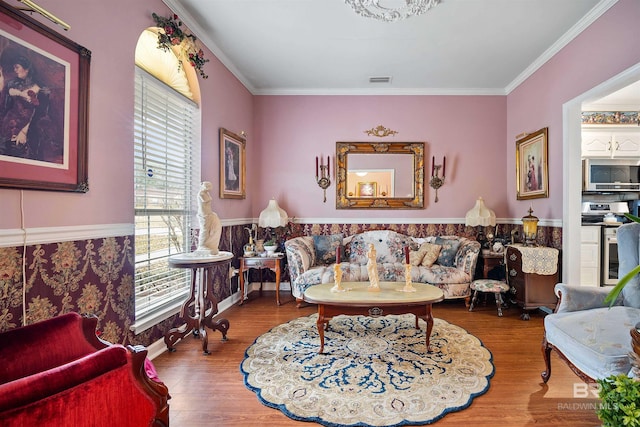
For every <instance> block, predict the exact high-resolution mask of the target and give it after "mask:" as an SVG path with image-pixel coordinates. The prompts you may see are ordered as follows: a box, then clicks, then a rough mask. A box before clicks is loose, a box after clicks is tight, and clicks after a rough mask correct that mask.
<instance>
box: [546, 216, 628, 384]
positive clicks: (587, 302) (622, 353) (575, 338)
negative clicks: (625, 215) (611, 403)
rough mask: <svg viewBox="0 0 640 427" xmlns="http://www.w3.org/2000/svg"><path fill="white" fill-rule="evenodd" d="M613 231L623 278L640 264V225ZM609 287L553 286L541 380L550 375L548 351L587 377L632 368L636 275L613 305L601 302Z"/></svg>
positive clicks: (614, 373)
mask: <svg viewBox="0 0 640 427" xmlns="http://www.w3.org/2000/svg"><path fill="white" fill-rule="evenodd" d="M617 236H618V259H619V262H620V266H619V270H618V273H619V277H622V276H624V275H625V274H626V273H627V272H629V271H631V270H632V269H633V268H634V267H635V266H636V265H638V264H639V256H640V246H639V237H640V224H637V223H631V224H625V225H622V226H620V227H619V228H618V233H617ZM610 289H611V288H591V287H584V286H576V285H568V284H563V283H559V284H557V285H556V287H555V292H556V295H557V296H558V298H559V299H560V301H559V303H558V305H557V307H556V310H555V312H554V313H553V314H550V315H548V316H546V317H545V319H544V330H545V332H544V338H543V340H542V354H543V356H544V361H545V365H546V370H545V371H544V372H542V379H543V381H544V382H547V381H548V380H549V378H550V377H551V361H550V354H551V350H554V351H556V352H557V353H558V355H559V356H560V358H561V359H563V360H564V361H565V362H566V363H567V364H568V365H569V366H570V367H571V369H572V370H573V372H575V373H576V375H578V376H579V377H580V378H581V379H582V380H583V381H585V382H593V380H595V379H599V378H605V377H607V376H609V375H616V374H628V373H629V372H630V371H631V362H630V358H629V352H630V351H631V337H630V330H631V328H633V327H634V326H635V325H636V324H637V323H638V322H640V283H639V278H638V277H636V278H634V279H633V280H632V281H630V282H629V283H628V284H627V286H626V287H625V288H624V289H623V291H622V293H621V296H620V297H619V298H618V299H617V300H616V301H615V303H614V306H613V307H611V308H609V306H608V304H605V302H604V299H605V297H606V296H607V294H608V293H609V290H610Z"/></svg>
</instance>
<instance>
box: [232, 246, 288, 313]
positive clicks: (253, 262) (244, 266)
mask: <svg viewBox="0 0 640 427" xmlns="http://www.w3.org/2000/svg"><path fill="white" fill-rule="evenodd" d="M282 258H283V257H259V256H258V257H244V256H243V257H240V304H239V305H242V304H243V303H244V300H245V299H246V297H245V294H244V272H245V271H249V270H250V269H252V268H254V269H258V270H260V292H262V284H263V282H262V270H264V269H268V270H271V271H273V272H274V273H276V304H278V305H280V273H281V264H282Z"/></svg>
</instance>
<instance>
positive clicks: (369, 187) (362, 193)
mask: <svg viewBox="0 0 640 427" xmlns="http://www.w3.org/2000/svg"><path fill="white" fill-rule="evenodd" d="M377 195H378V183H377V182H358V197H376V196H377Z"/></svg>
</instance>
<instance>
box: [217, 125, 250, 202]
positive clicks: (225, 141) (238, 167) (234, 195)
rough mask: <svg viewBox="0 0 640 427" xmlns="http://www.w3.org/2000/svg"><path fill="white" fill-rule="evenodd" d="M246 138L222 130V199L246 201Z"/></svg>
mask: <svg viewBox="0 0 640 427" xmlns="http://www.w3.org/2000/svg"><path fill="white" fill-rule="evenodd" d="M245 146H246V141H245V139H244V138H242V137H240V136H238V135H236V134H235V133H233V132H229V131H228V130H226V129H224V128H220V198H221V199H244V198H245V197H246V196H247V194H246V190H245V188H246V186H245V179H246V163H245V161H246V159H245V156H246V154H245V148H246V147H245Z"/></svg>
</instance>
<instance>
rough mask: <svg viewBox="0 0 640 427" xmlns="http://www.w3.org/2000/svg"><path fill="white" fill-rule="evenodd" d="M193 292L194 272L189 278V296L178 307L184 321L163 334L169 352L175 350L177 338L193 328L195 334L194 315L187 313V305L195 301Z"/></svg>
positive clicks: (196, 323) (182, 336) (180, 337)
mask: <svg viewBox="0 0 640 427" xmlns="http://www.w3.org/2000/svg"><path fill="white" fill-rule="evenodd" d="M195 294H196V276H195V273H194V275H193V277H192V280H191V293H190V295H189V298H187V300H186V301H185V302H184V304H182V307H180V318H182V319H184V320H185V322H186V323H185V324H184V325H182V326H180V327H177V328H172V329H170V330H169V331H168V332H167V333H166V334H165V335H164V343H165V345H166V346H167V349H168V350H169V351H170V352H174V351H176V348H175V343H176V342H177V341H178V340H180V339H182V338H184V336H185V335H187V334H188V333H189V332H191V331H192V330H193V331H194V335H195V334H196V331H197V327H198V322H197V321H196V319H195V318H194V317H192V316H190V315H189V306H190V305H191V304H192V303H194V302H195V301H196V295H195Z"/></svg>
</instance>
